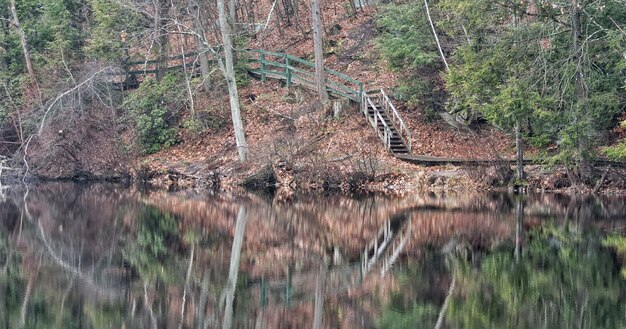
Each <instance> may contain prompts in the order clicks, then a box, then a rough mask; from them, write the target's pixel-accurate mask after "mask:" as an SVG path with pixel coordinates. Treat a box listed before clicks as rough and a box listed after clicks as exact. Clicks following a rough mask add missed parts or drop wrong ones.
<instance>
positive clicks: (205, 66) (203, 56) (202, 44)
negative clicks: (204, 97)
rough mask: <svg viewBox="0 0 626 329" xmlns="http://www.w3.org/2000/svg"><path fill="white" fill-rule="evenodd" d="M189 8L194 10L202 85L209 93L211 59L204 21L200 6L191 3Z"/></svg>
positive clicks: (194, 25) (194, 26)
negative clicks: (201, 16) (201, 17)
mask: <svg viewBox="0 0 626 329" xmlns="http://www.w3.org/2000/svg"><path fill="white" fill-rule="evenodd" d="M189 6H190V7H191V8H192V10H193V28H194V33H195V34H196V49H197V52H198V58H199V59H200V72H201V73H202V85H203V86H204V91H205V92H208V91H209V89H210V88H211V81H210V80H209V75H210V72H211V70H210V68H209V57H208V56H207V55H208V54H207V51H206V50H207V42H206V36H205V34H204V27H203V26H202V20H201V19H200V6H199V5H196V4H195V3H193V1H191V0H190V1H189Z"/></svg>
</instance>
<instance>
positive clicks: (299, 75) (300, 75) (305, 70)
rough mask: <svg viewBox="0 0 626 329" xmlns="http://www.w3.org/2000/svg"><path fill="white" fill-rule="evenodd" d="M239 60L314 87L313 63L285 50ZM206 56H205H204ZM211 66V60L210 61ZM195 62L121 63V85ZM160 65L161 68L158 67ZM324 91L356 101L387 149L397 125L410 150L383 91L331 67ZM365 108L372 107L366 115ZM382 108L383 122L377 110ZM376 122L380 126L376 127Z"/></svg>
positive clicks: (194, 57)
mask: <svg viewBox="0 0 626 329" xmlns="http://www.w3.org/2000/svg"><path fill="white" fill-rule="evenodd" d="M239 54H240V58H239V59H240V60H243V61H247V63H248V66H249V68H248V71H249V72H250V73H251V74H254V75H256V76H258V77H259V78H260V79H261V81H266V80H267V78H272V79H280V80H284V81H285V84H286V86H287V87H291V86H292V85H294V84H298V85H302V86H304V87H306V88H309V89H313V90H315V89H317V87H316V83H315V64H314V63H312V62H310V61H307V60H304V59H302V58H298V57H295V56H292V55H289V54H286V53H278V52H271V51H266V50H261V49H244V50H241V51H240V52H239ZM205 56H206V55H205ZM209 63H210V64H211V65H215V64H216V61H215V60H210V61H209ZM198 65H199V60H198V54H197V53H196V52H190V53H187V54H182V55H178V56H173V57H169V58H166V59H163V60H161V61H159V60H143V61H134V62H127V63H125V65H124V71H125V77H124V82H123V83H124V84H125V86H126V87H127V88H132V86H136V85H138V82H137V77H138V76H142V75H143V76H145V75H149V74H156V73H158V72H159V71H160V70H168V71H169V70H176V69H183V68H187V69H191V68H197V66H198ZM159 66H161V67H159ZM324 71H325V76H324V78H325V81H326V90H327V91H328V92H329V93H330V94H332V95H335V96H339V97H343V98H347V99H349V100H351V101H353V102H356V103H360V105H361V111H362V112H363V114H364V115H365V117H366V118H367V119H368V121H369V122H370V124H371V125H372V126H373V127H374V129H375V130H376V132H377V134H378V136H379V137H380V139H381V140H382V142H383V144H384V145H385V148H386V149H387V150H388V151H391V141H392V137H393V136H394V134H393V130H392V127H390V125H393V126H394V127H396V128H397V130H398V134H399V135H400V138H401V139H402V140H403V142H404V144H405V145H406V146H407V148H408V151H409V153H410V152H411V132H410V131H409V129H408V127H407V125H406V124H405V122H404V120H403V119H402V117H401V116H400V113H399V112H398V110H397V109H396V107H395V106H394V105H393V103H392V102H391V99H390V98H389V96H387V94H386V93H385V91H384V90H382V89H380V90H376V91H371V92H365V91H364V90H363V83H362V82H360V81H358V80H355V79H352V78H351V77H349V76H347V75H345V74H343V73H341V72H337V71H335V70H331V69H325V70H324ZM368 108H372V109H373V110H374V113H373V115H371V116H370V114H369V113H368ZM381 110H382V111H384V113H385V114H386V117H387V118H389V120H391V122H387V120H385V119H384V118H383V116H382V113H381V112H380V111H381ZM379 125H381V126H382V129H379V127H378V126H379Z"/></svg>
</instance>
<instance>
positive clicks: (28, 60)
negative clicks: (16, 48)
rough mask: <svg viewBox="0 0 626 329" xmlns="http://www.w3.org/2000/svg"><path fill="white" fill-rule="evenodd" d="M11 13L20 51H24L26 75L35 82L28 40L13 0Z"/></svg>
mask: <svg viewBox="0 0 626 329" xmlns="http://www.w3.org/2000/svg"><path fill="white" fill-rule="evenodd" d="M10 6H11V15H12V16H13V25H14V26H15V29H16V30H17V34H19V36H20V42H21V43H22V52H24V61H25V62H26V70H28V76H29V77H30V80H31V82H34V83H36V82H37V80H36V79H35V70H33V62H32V61H31V58H30V50H29V48H28V41H27V40H26V33H25V32H24V30H22V26H21V25H20V19H19V17H17V9H16V7H15V0H11V3H10Z"/></svg>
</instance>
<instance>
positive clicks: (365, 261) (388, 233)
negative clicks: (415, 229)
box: [361, 214, 411, 276]
mask: <svg viewBox="0 0 626 329" xmlns="http://www.w3.org/2000/svg"><path fill="white" fill-rule="evenodd" d="M410 236H411V220H410V219H409V217H408V214H401V215H397V216H394V217H392V218H390V219H389V220H388V221H387V222H385V224H384V225H383V226H382V227H381V228H380V230H378V234H377V235H376V237H374V239H373V240H372V241H370V243H368V244H367V246H366V247H365V249H364V250H363V252H362V253H361V273H362V275H363V276H366V275H367V274H368V273H369V272H370V271H371V270H372V269H374V267H376V266H380V269H381V270H380V273H381V274H382V275H384V274H385V273H386V272H387V271H388V270H389V269H390V268H391V266H392V265H393V264H394V263H395V261H396V260H397V259H398V256H400V253H401V252H402V250H404V247H405V246H406V244H407V243H408V241H409V239H410Z"/></svg>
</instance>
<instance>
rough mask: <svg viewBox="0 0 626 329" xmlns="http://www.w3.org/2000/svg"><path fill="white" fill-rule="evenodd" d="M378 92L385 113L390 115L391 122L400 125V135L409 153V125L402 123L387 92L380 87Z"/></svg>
mask: <svg viewBox="0 0 626 329" xmlns="http://www.w3.org/2000/svg"><path fill="white" fill-rule="evenodd" d="M380 93H381V95H382V100H383V103H384V108H385V112H386V113H387V115H390V116H391V117H392V123H395V122H397V123H398V125H399V127H400V136H401V137H402V138H403V139H404V142H405V143H406V146H407V149H408V150H409V153H411V131H410V130H409V127H407V125H406V124H405V123H404V120H403V119H402V117H401V116H400V113H399V112H398V110H397V109H396V107H395V106H394V105H393V103H392V102H391V99H390V98H389V96H387V94H386V93H385V90H383V89H380ZM390 110H391V111H390Z"/></svg>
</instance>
